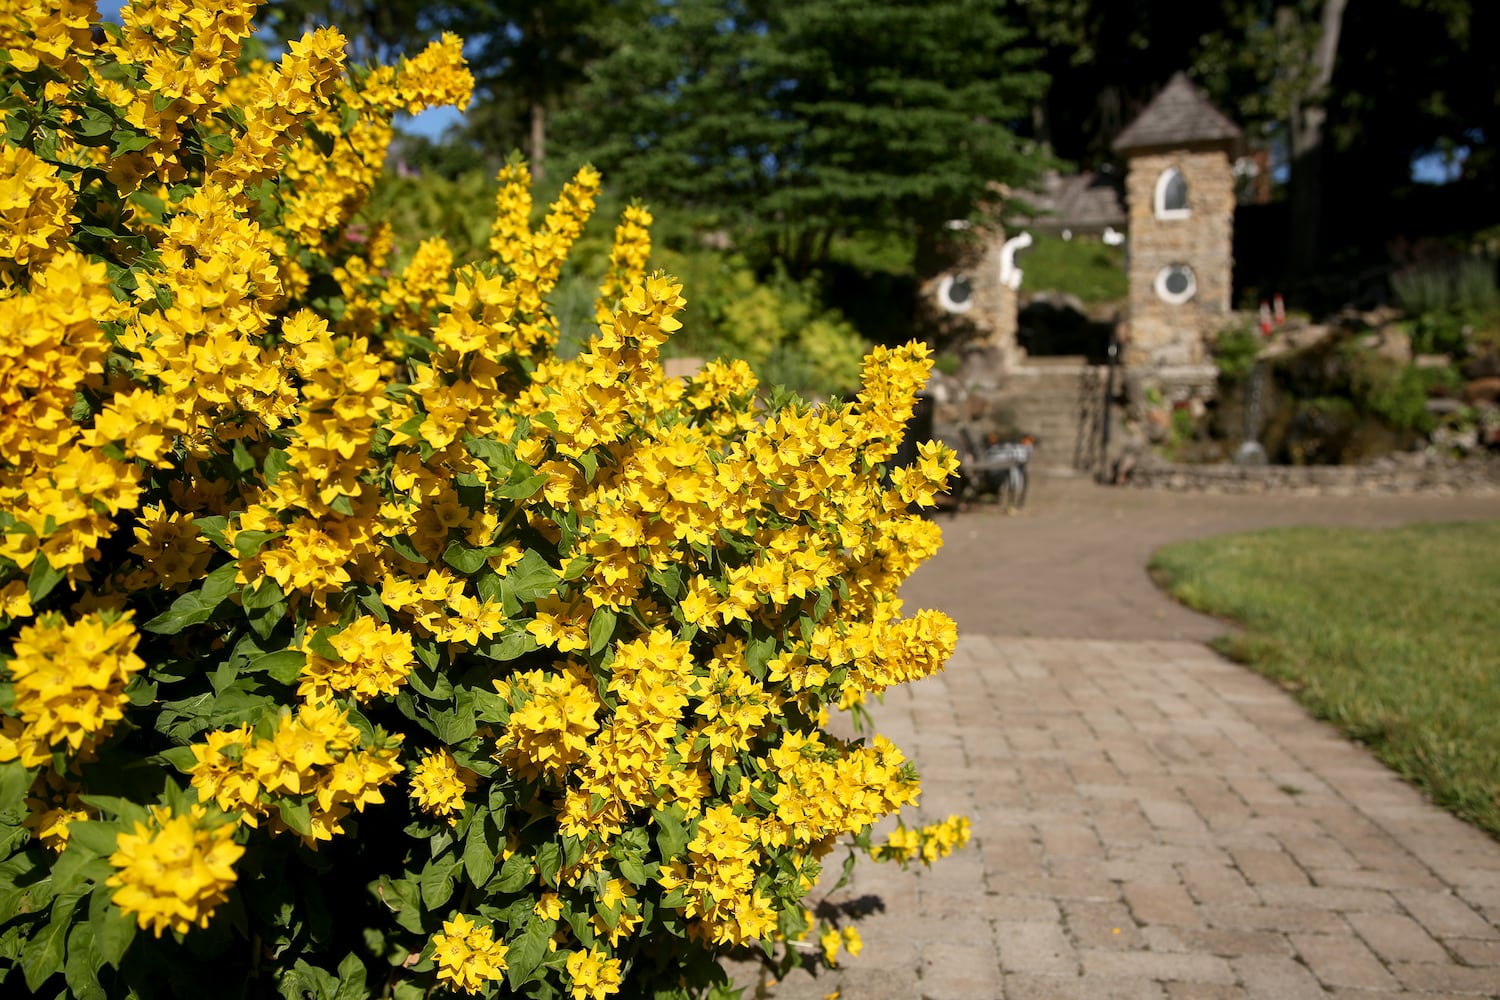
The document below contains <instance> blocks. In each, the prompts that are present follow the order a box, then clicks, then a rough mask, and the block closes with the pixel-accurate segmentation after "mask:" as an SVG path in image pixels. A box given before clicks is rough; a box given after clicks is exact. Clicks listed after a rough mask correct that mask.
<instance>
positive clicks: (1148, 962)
mask: <svg viewBox="0 0 1500 1000" xmlns="http://www.w3.org/2000/svg"><path fill="white" fill-rule="evenodd" d="M1080 955H1081V957H1082V959H1083V973H1084V975H1085V976H1098V977H1100V978H1104V979H1120V978H1131V979H1155V980H1159V981H1161V982H1170V981H1172V980H1186V981H1188V982H1197V983H1220V984H1224V985H1232V984H1233V983H1235V982H1236V978H1235V974H1234V971H1233V969H1231V968H1230V965H1229V963H1228V962H1227V961H1226V960H1224V959H1222V958H1218V957H1217V956H1214V955H1185V954H1178V953H1173V952H1159V951H1097V950H1096V951H1084V952H1081V953H1080Z"/></svg>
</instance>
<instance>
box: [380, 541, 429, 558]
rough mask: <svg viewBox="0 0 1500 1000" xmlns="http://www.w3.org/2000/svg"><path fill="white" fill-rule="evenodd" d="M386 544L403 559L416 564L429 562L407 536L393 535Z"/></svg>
mask: <svg viewBox="0 0 1500 1000" xmlns="http://www.w3.org/2000/svg"><path fill="white" fill-rule="evenodd" d="M385 543H386V544H387V545H389V546H390V547H391V548H392V549H394V550H395V552H396V554H397V555H399V556H401V557H402V558H403V559H410V560H411V561H412V562H414V563H423V564H425V563H426V562H427V557H426V556H424V555H423V554H422V553H420V552H418V551H417V550H416V547H415V546H414V545H412V543H411V539H410V538H408V537H407V536H405V535H392V536H391V537H390V538H387V539H386V540H385Z"/></svg>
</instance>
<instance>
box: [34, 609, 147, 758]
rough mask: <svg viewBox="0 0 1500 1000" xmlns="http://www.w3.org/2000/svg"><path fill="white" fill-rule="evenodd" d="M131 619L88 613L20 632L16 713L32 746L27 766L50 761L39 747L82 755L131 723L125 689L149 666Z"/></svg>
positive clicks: (42, 622) (39, 623)
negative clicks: (118, 725) (121, 723)
mask: <svg viewBox="0 0 1500 1000" xmlns="http://www.w3.org/2000/svg"><path fill="white" fill-rule="evenodd" d="M137 640H138V636H137V635H136V631H135V627H134V626H133V625H132V624H131V622H130V617H129V615H128V614H127V615H125V616H122V617H118V618H113V617H105V616H101V615H85V616H84V617H83V618H80V619H79V620H78V621H76V622H72V623H69V622H66V621H64V620H63V619H62V618H61V617H60V616H58V615H55V614H51V615H45V616H43V617H42V618H40V619H38V621H37V623H36V624H35V625H28V626H26V627H25V628H23V629H21V633H20V635H19V636H18V637H17V638H16V642H15V646H14V649H13V659H12V660H11V661H10V664H9V669H10V675H11V677H12V678H13V679H14V681H15V709H16V714H17V715H19V716H20V718H21V722H22V723H23V724H24V726H25V734H26V736H27V737H29V738H30V740H34V741H35V742H31V741H30V740H27V741H23V742H22V744H21V746H22V750H21V763H22V765H24V766H26V767H35V766H36V765H38V764H41V763H45V762H47V761H48V760H49V759H50V757H49V756H48V755H46V754H45V752H43V753H42V754H40V755H39V754H38V752H37V750H38V749H39V748H42V749H44V748H45V747H48V746H57V745H58V744H62V745H63V746H64V747H65V748H66V749H67V750H68V751H71V752H74V753H76V752H78V751H79V750H80V749H82V748H83V746H84V745H85V744H86V743H92V742H93V741H95V740H97V739H98V738H100V737H101V736H103V735H104V734H105V733H106V732H108V731H109V729H110V728H111V727H112V726H113V724H114V723H115V722H116V721H118V720H119V719H121V718H123V717H124V714H125V705H126V704H127V703H128V700H129V699H127V698H126V696H125V685H126V684H127V683H128V682H129V680H130V678H131V677H132V676H133V675H134V674H135V673H136V672H137V671H139V670H141V669H142V668H143V667H145V665H146V664H145V661H143V660H142V659H141V658H140V657H138V656H136V655H135V646H136V642H137Z"/></svg>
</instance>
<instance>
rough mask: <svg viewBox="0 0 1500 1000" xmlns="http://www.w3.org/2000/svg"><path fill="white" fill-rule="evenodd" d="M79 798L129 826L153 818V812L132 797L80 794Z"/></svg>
mask: <svg viewBox="0 0 1500 1000" xmlns="http://www.w3.org/2000/svg"><path fill="white" fill-rule="evenodd" d="M78 800H79V801H80V802H82V803H83V804H84V805H87V806H93V807H94V808H95V809H97V810H99V811H100V812H101V813H104V814H106V815H109V816H114V817H117V818H118V819H119V820H120V822H121V823H123V824H125V826H126V827H127V828H129V826H130V824H133V823H145V822H147V821H149V820H150V819H151V814H150V813H148V812H147V811H146V807H145V806H143V805H141V804H140V803H139V802H132V801H131V800H130V799H122V798H120V797H119V796H117V795H80V796H78ZM90 822H93V821H90ZM69 829H71V827H70V828H69ZM110 850H111V851H113V850H114V848H113V847H111V848H110Z"/></svg>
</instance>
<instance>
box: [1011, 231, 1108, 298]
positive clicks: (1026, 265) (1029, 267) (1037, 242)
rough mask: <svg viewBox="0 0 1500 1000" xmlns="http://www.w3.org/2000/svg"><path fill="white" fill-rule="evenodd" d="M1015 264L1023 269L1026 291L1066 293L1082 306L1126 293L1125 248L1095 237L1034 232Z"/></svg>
mask: <svg viewBox="0 0 1500 1000" xmlns="http://www.w3.org/2000/svg"><path fill="white" fill-rule="evenodd" d="M1016 263H1017V264H1018V265H1019V266H1020V268H1021V270H1022V271H1023V272H1024V274H1025V277H1024V278H1023V282H1024V284H1023V285H1022V287H1023V289H1024V290H1025V291H1028V292H1040V291H1051V292H1067V293H1068V294H1070V295H1076V296H1078V297H1079V298H1080V299H1082V300H1083V302H1084V304H1085V305H1101V304H1106V303H1112V302H1118V301H1120V300H1122V299H1124V298H1125V297H1126V296H1127V295H1129V294H1130V286H1129V283H1128V281H1127V279H1126V275H1125V248H1124V247H1122V246H1120V247H1112V246H1109V245H1108V244H1106V243H1104V241H1102V240H1100V239H1098V238H1097V237H1091V236H1075V237H1074V238H1073V239H1071V240H1065V239H1063V238H1062V237H1061V236H1046V235H1042V234H1037V235H1036V236H1035V237H1034V242H1033V243H1032V245H1031V246H1030V247H1029V248H1028V249H1026V250H1023V251H1022V252H1021V253H1020V255H1019V256H1018V257H1017V259H1016Z"/></svg>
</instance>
